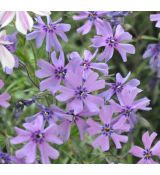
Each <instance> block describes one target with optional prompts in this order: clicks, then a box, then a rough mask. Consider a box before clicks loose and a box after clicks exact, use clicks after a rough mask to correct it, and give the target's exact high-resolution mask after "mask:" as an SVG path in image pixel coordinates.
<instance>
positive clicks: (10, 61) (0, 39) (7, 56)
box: [0, 30, 15, 70]
mask: <svg viewBox="0 0 160 175" xmlns="http://www.w3.org/2000/svg"><path fill="white" fill-rule="evenodd" d="M5 37H6V31H5V30H3V31H1V32H0V62H1V64H2V67H3V70H5V68H9V69H12V68H13V67H14V65H15V59H14V56H13V55H12V54H11V53H10V52H9V50H8V49H7V48H6V47H5V46H4V45H9V44H12V43H11V42H9V41H5Z"/></svg>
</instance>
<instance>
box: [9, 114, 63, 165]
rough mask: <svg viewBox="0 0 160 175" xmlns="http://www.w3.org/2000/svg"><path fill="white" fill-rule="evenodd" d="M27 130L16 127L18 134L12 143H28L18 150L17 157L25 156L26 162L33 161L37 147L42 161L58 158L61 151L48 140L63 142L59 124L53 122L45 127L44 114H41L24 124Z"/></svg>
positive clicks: (48, 161) (56, 142)
mask: <svg viewBox="0 0 160 175" xmlns="http://www.w3.org/2000/svg"><path fill="white" fill-rule="evenodd" d="M23 126H24V128H25V129H26V130H23V129H20V128H18V127H15V131H16V133H17V134H18V135H17V136H16V137H14V138H12V139H11V144H20V143H26V144H25V145H24V146H23V147H22V148H21V149H19V150H17V151H16V157H17V158H19V159H22V158H25V162H26V163H33V162H35V160H36V152H37V151H36V150H37V148H38V149H39V151H40V154H41V162H42V163H46V164H47V163H50V160H49V158H52V159H57V158H58V157H59V152H58V151H57V150H56V149H54V148H53V147H51V146H50V145H49V144H48V142H51V143H55V144H62V143H63V142H62V140H61V139H60V138H59V137H58V136H57V135H58V126H57V125H56V124H52V125H50V126H48V127H47V128H44V120H43V116H42V115H39V116H38V117H37V118H36V119H35V120H34V121H33V122H31V123H25V124H23Z"/></svg>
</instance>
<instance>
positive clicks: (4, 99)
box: [0, 80, 11, 108]
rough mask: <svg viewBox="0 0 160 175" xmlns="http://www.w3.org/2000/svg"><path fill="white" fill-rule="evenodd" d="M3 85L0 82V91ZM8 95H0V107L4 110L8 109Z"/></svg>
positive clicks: (0, 81)
mask: <svg viewBox="0 0 160 175" xmlns="http://www.w3.org/2000/svg"><path fill="white" fill-rule="evenodd" d="M3 86H4V83H3V81H2V80H0V89H1V88H3ZM10 98H11V97H10V95H9V94H8V93H7V92H4V93H2V94H0V106H2V107H4V108H8V107H9V106H10V104H9V103H8V100H9V99H10Z"/></svg>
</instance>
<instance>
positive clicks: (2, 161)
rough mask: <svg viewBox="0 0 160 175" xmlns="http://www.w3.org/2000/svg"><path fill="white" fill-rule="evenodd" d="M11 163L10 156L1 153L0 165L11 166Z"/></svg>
mask: <svg viewBox="0 0 160 175" xmlns="http://www.w3.org/2000/svg"><path fill="white" fill-rule="evenodd" d="M10 163H11V158H10V156H9V154H7V153H3V152H1V153H0V164H10Z"/></svg>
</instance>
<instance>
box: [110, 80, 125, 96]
mask: <svg viewBox="0 0 160 175" xmlns="http://www.w3.org/2000/svg"><path fill="white" fill-rule="evenodd" d="M112 89H113V90H114V91H115V92H118V93H119V92H121V91H122V89H123V85H122V84H121V83H119V82H117V83H113V84H112Z"/></svg>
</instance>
